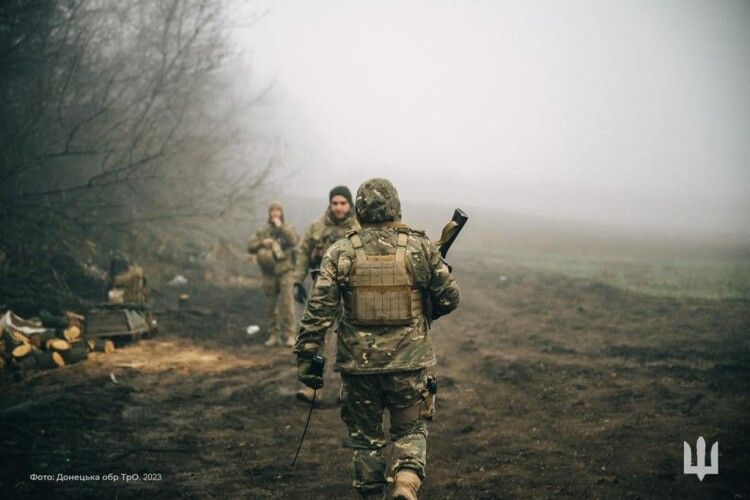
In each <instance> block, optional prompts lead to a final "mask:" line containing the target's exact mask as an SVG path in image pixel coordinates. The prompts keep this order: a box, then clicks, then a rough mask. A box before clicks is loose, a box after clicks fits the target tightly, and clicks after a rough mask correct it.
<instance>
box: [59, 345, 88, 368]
mask: <svg viewBox="0 0 750 500" xmlns="http://www.w3.org/2000/svg"><path fill="white" fill-rule="evenodd" d="M60 355H61V356H62V358H63V359H64V360H65V364H66V365H72V364H75V363H79V362H81V361H83V360H84V359H86V358H87V357H88V355H89V350H88V349H87V347H86V344H85V343H83V342H78V343H76V344H73V345H72V346H71V348H70V349H68V350H66V351H60Z"/></svg>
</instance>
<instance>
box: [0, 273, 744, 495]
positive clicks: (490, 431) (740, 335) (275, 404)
mask: <svg viewBox="0 0 750 500" xmlns="http://www.w3.org/2000/svg"><path fill="white" fill-rule="evenodd" d="M467 267H468V266H467ZM471 267H472V269H473V270H472V271H467V270H465V269H457V276H458V278H459V279H460V284H461V286H462V292H463V304H462V306H461V308H460V310H459V311H457V312H456V313H455V314H453V315H452V316H450V317H446V318H443V319H441V320H440V321H438V322H437V323H436V325H435V328H434V329H433V330H432V335H434V340H435V343H436V345H437V348H438V352H439V360H440V363H439V368H438V376H439V380H440V393H439V401H438V414H437V417H436V419H435V421H434V423H433V425H432V428H431V435H430V439H429V447H428V454H429V457H428V481H427V483H426V485H425V487H424V488H423V490H422V496H421V498H427V499H432V498H461V499H466V498H486V499H488V498H529V497H535V498H623V497H625V498H665V497H676V498H685V497H690V498H706V497H716V498H748V496H750V472H749V471H750V458H749V456H748V454H750V432H749V431H750V337H749V336H748V333H750V307H749V305H748V303H747V302H742V301H707V300H697V299H664V298H653V297H646V296H640V295H636V294H633V293H630V292H624V291H621V290H618V289H616V288H612V287H609V286H606V285H602V284H598V283H595V282H588V281H585V280H573V279H569V278H566V277H564V276H562V275H557V274H550V273H541V272H537V271H533V270H529V269H522V268H513V267H505V266H502V265H492V266H490V265H488V264H487V263H483V262H480V261H477V262H474V263H473V265H472V266H471ZM172 293H173V292H171V291H169V292H167V291H165V292H164V295H161V296H160V297H158V298H159V303H160V304H161V306H160V307H161V308H163V307H164V304H173V303H175V302H176V299H175V297H173V296H172V295H171V294H172ZM191 294H192V297H193V300H194V302H198V301H200V302H202V303H203V306H204V307H205V308H206V309H207V310H206V311H202V314H182V315H179V314H177V313H175V312H169V311H163V312H162V313H161V314H160V316H159V317H160V320H161V327H162V332H161V334H160V335H159V336H158V337H156V338H154V339H151V340H146V341H143V342H141V343H139V344H137V345H133V346H130V347H126V348H123V349H121V350H118V351H117V352H116V353H115V354H113V355H104V354H94V355H92V357H91V358H90V359H89V360H88V361H86V362H85V363H82V364H79V365H76V366H72V367H67V368H65V369H62V370H57V371H51V372H45V373H42V374H38V375H35V376H33V377H31V378H30V379H28V380H25V381H22V382H19V383H14V384H11V385H9V386H7V385H6V386H5V387H3V388H2V389H0V446H1V447H2V451H1V453H2V463H3V466H2V471H1V472H0V482H1V483H2V484H1V485H0V492H2V493H0V495H1V496H2V497H4V498H8V497H12V496H15V497H23V498H50V497H65V498H132V497H137V496H140V497H157V498H176V497H187V498H290V499H298V498H310V499H317V498H356V497H355V496H353V495H352V490H351V488H350V479H349V457H350V453H349V451H348V450H345V449H343V448H341V442H342V438H343V437H344V434H345V432H344V426H343V424H342V423H341V422H340V420H339V416H338V410H337V407H336V404H335V396H336V392H337V390H338V383H337V381H336V378H335V375H333V374H331V375H330V376H329V379H328V380H327V383H328V388H329V389H330V390H328V391H327V392H326V394H325V400H324V405H323V408H321V409H320V410H317V411H315V412H314V414H313V420H312V424H311V427H310V431H309V434H308V438H307V441H306V443H305V445H304V447H303V450H302V453H301V456H300V460H299V463H298V465H297V467H296V469H292V468H290V462H291V459H292V456H293V454H294V450H295V448H296V445H297V440H298V439H299V436H300V433H301V431H302V427H303V424H304V421H305V417H306V413H307V412H306V409H305V407H303V406H301V405H300V404H299V403H297V402H296V401H295V400H294V398H293V393H294V391H295V390H296V389H297V388H298V385H297V383H296V381H295V368H294V363H293V358H292V356H291V354H290V352H289V350H288V348H281V347H278V348H273V349H268V348H265V347H263V345H262V341H263V340H264V336H263V334H262V333H261V334H258V335H256V336H253V337H249V336H248V335H247V334H246V333H244V330H245V327H246V326H247V325H248V324H249V323H252V322H261V323H262V321H263V318H262V317H259V315H262V312H261V311H263V299H262V298H261V297H260V295H259V292H258V290H257V289H252V288H241V287H234V288H202V289H195V288H194V289H192V290H191ZM110 374H113V376H114V377H112V376H111V375H110ZM115 382H116V383H115ZM698 436H704V437H705V438H706V441H707V442H708V443H709V445H710V443H713V442H714V441H717V440H718V441H719V443H720V473H719V475H718V476H707V477H706V478H705V479H704V480H703V482H699V481H698V479H697V478H696V477H695V476H685V475H683V471H682V467H683V460H682V453H683V441H688V442H690V443H695V440H696V439H697V438H698ZM694 447H695V446H694V445H693V448H694ZM32 474H42V475H52V476H54V477H55V478H57V475H58V474H64V475H96V474H98V475H99V476H100V477H102V478H103V477H104V475H105V474H117V475H120V474H137V475H139V477H140V479H139V480H131V481H129V482H128V481H125V480H123V479H120V480H119V481H117V482H112V481H105V480H103V479H102V480H99V481H80V480H70V481H64V482H57V481H54V480H53V481H38V480H37V481H32V480H31V479H30V476H31V475H32ZM149 474H150V476H149ZM146 479H149V480H146Z"/></svg>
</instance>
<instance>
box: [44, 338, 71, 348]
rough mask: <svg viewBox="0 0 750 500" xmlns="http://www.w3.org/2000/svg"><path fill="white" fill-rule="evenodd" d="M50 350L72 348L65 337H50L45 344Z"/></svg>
mask: <svg viewBox="0 0 750 500" xmlns="http://www.w3.org/2000/svg"><path fill="white" fill-rule="evenodd" d="M45 347H46V348H47V350H48V351H68V350H70V343H68V341H67V340H63V339H50V340H48V341H47V343H46V344H45Z"/></svg>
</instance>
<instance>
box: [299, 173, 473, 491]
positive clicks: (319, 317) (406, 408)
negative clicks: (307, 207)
mask: <svg viewBox="0 0 750 500" xmlns="http://www.w3.org/2000/svg"><path fill="white" fill-rule="evenodd" d="M355 212H356V216H357V219H358V221H359V223H360V224H361V225H362V229H361V230H359V231H351V232H350V233H348V234H347V237H346V238H344V239H341V240H339V241H338V242H336V243H334V244H333V245H332V246H331V247H330V248H329V249H328V251H326V253H325V256H324V257H323V262H322V263H321V266H320V275H319V276H318V279H317V280H316V282H315V285H314V287H313V288H312V290H311V292H310V298H309V300H308V301H307V306H306V308H305V312H304V315H303V316H302V324H301V328H300V331H299V334H298V336H297V342H296V344H295V346H294V352H295V353H296V355H297V368H298V378H299V380H300V381H301V382H302V383H304V384H305V385H307V386H308V387H311V388H313V389H318V388H320V387H322V386H323V378H322V377H320V376H317V375H315V374H314V373H313V372H312V358H313V356H315V355H322V353H323V345H324V341H325V334H326V332H327V331H328V329H329V328H330V326H331V324H332V323H333V321H334V320H335V318H336V316H337V315H338V314H339V310H340V308H341V303H342V302H343V304H344V313H343V317H342V319H341V321H340V323H339V327H338V330H337V333H338V342H337V345H336V365H335V369H336V371H339V372H341V381H342V387H341V399H342V403H341V418H342V420H343V421H344V423H346V426H347V428H348V440H347V443H346V446H348V447H350V448H353V449H354V452H353V458H352V465H353V468H352V471H353V476H354V481H353V486H354V487H355V488H356V489H357V490H358V491H359V493H360V494H361V495H362V497H364V498H380V497H381V496H382V494H383V491H384V490H385V487H386V461H385V459H384V457H383V453H382V449H383V447H384V446H385V445H386V436H385V433H384V431H383V413H384V411H385V409H386V408H387V409H388V411H389V413H390V420H391V428H390V439H391V440H392V441H393V442H394V445H393V454H392V458H393V461H392V464H391V473H392V474H393V477H394V488H393V492H392V493H393V498H399V499H402V500H404V499H406V500H413V499H416V498H417V491H418V490H419V488H420V486H421V484H422V481H423V480H424V477H425V465H426V456H427V419H429V418H431V416H432V413H433V412H434V406H433V405H432V404H431V401H432V398H431V396H430V392H431V391H429V390H428V387H429V386H430V385H432V384H430V383H429V382H428V380H427V373H426V369H427V368H428V367H430V366H433V365H434V364H435V363H436V360H435V353H434V349H433V346H432V340H431V338H430V335H429V332H428V330H429V325H430V323H431V322H432V321H433V320H435V319H437V318H438V317H439V316H442V315H444V314H448V313H449V312H451V311H453V310H454V309H455V308H456V307H457V306H458V302H459V289H458V285H457V284H456V281H455V280H454V278H453V276H452V275H451V273H450V270H449V268H448V265H447V264H446V263H445V261H444V260H443V259H442V258H441V256H440V253H439V252H438V250H437V248H436V247H435V245H434V244H433V243H432V242H431V241H430V240H429V239H428V238H427V236H426V235H425V234H424V232H422V231H417V230H414V229H411V228H409V227H408V226H406V225H404V224H402V223H401V204H400V202H399V199H398V193H397V192H396V189H395V188H394V187H393V185H392V184H391V183H390V182H389V181H388V180H386V179H371V180H369V181H367V182H365V183H364V184H362V185H361V186H360V187H359V190H358V191H357V199H356V206H355Z"/></svg>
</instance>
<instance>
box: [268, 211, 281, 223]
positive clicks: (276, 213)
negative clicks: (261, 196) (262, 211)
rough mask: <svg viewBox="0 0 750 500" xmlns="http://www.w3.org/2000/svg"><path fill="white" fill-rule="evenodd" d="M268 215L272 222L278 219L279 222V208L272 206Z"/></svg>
mask: <svg viewBox="0 0 750 500" xmlns="http://www.w3.org/2000/svg"><path fill="white" fill-rule="evenodd" d="M268 215H269V218H270V219H271V221H272V222H274V224H275V223H276V221H278V222H279V223H280V222H281V210H279V209H278V208H274V209H273V210H271V213H269V214H268ZM277 225H278V224H277Z"/></svg>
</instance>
